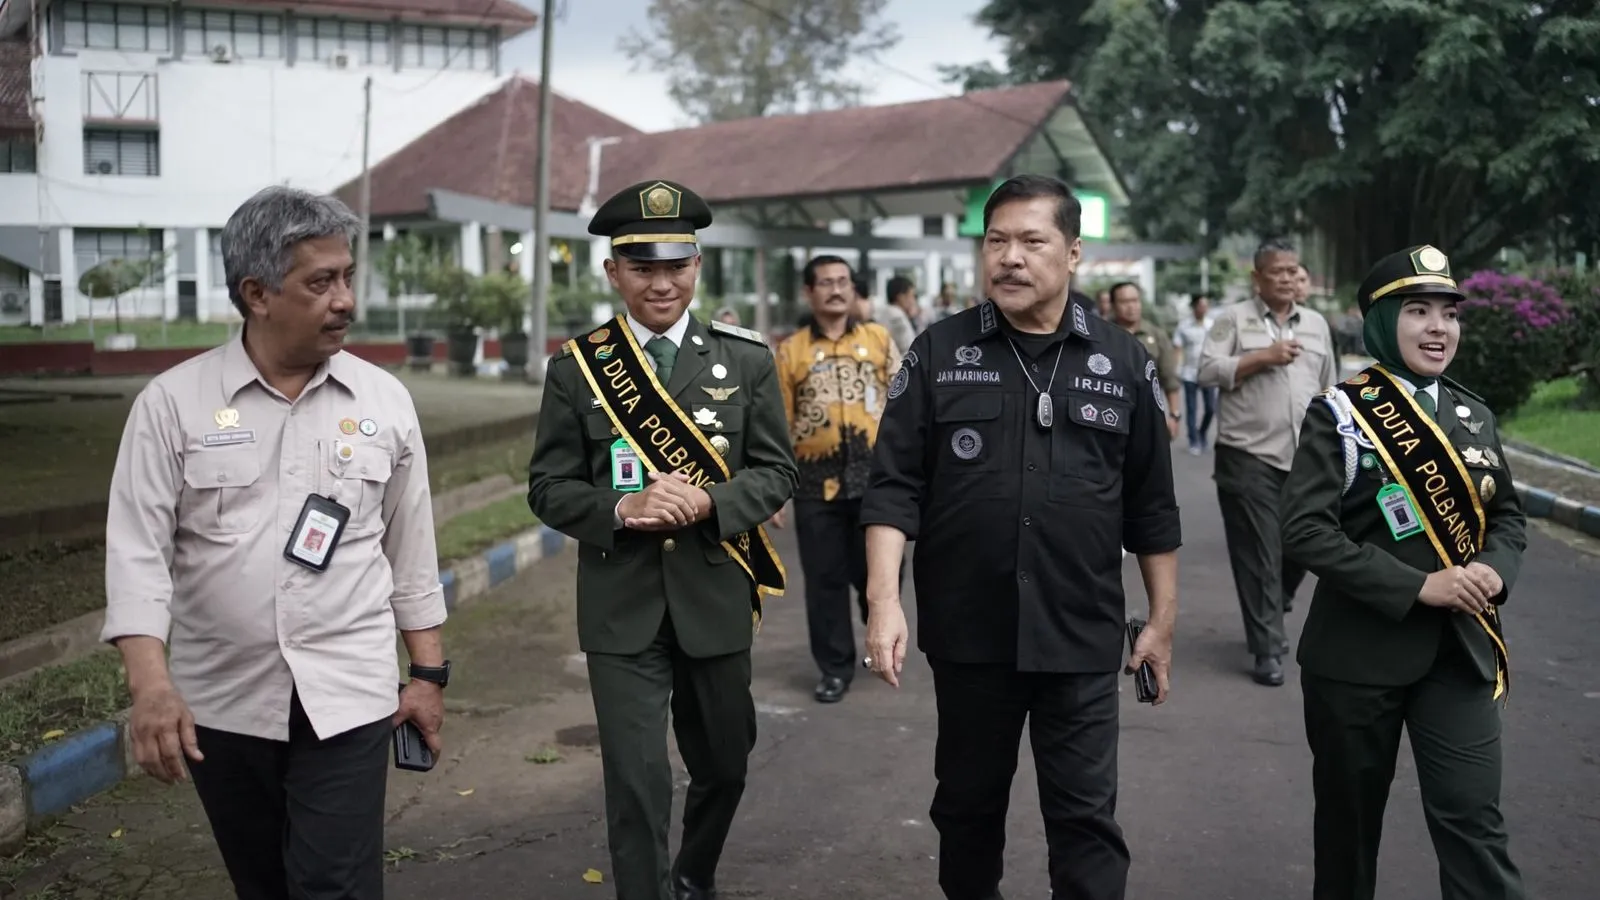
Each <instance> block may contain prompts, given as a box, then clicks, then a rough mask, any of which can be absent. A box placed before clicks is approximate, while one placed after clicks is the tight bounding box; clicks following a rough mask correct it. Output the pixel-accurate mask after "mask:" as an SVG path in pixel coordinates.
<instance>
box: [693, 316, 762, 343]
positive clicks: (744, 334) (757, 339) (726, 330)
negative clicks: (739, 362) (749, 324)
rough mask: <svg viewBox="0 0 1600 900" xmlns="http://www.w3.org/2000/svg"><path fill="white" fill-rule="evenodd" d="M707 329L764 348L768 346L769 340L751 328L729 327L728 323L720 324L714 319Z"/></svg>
mask: <svg viewBox="0 0 1600 900" xmlns="http://www.w3.org/2000/svg"><path fill="white" fill-rule="evenodd" d="M707 327H709V328H710V329H711V330H712V331H719V332H721V333H723V334H729V335H733V336H734V337H736V338H743V339H745V340H747V341H750V342H751V343H753V344H760V345H761V346H763V347H765V346H766V345H767V339H766V338H764V337H762V336H761V332H759V331H755V330H753V329H750V328H741V327H740V326H738V325H729V324H728V323H726V322H719V321H717V320H716V319H712V320H711V323H710V325H708V326H707Z"/></svg>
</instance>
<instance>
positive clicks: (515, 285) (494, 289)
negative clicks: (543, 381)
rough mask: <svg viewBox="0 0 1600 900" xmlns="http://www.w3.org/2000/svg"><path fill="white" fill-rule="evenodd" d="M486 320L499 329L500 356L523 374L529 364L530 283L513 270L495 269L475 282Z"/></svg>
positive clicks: (517, 371)
mask: <svg viewBox="0 0 1600 900" xmlns="http://www.w3.org/2000/svg"><path fill="white" fill-rule="evenodd" d="M472 287H473V293H474V294H475V296H476V300H477V304H478V309H479V311H480V313H481V314H482V316H483V318H484V321H485V322H486V323H488V324H490V325H493V326H494V327H495V328H498V329H499V330H500V359H501V360H502V361H504V362H505V364H506V368H507V370H508V371H510V372H515V373H518V374H520V373H521V372H522V370H523V369H524V368H525V367H526V366H527V365H528V333H527V332H526V331H524V330H523V327H522V322H523V318H524V317H525V316H526V315H527V306H528V283H527V282H526V281H523V280H522V277H521V276H519V275H517V274H516V273H514V272H492V273H490V274H488V275H484V276H483V277H481V278H479V279H477V281H475V282H474V283H473V286H472Z"/></svg>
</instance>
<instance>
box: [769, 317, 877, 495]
mask: <svg viewBox="0 0 1600 900" xmlns="http://www.w3.org/2000/svg"><path fill="white" fill-rule="evenodd" d="M777 364H778V382H779V385H780V387H782V388H783V405H784V411H785V412H786V413H787V414H788V416H789V439H790V441H791V442H792V443H793V445H794V455H795V461H796V462H797V463H798V464H799V466H800V483H799V485H798V486H797V487H796V489H795V492H794V495H795V497H796V498H800V499H808V500H837V499H841V498H842V499H847V500H853V499H859V498H860V497H861V495H862V494H864V493H866V489H867V475H868V473H869V472H870V471H871V469H872V445H873V443H874V442H875V441H876V440H877V439H878V419H879V418H881V417H882V416H883V406H884V403H886V402H887V401H888V396H889V379H890V378H891V377H892V376H893V375H894V373H895V370H896V369H898V368H899V367H900V351H899V349H897V348H896V347H895V346H894V341H893V340H892V339H891V338H890V337H889V332H888V330H887V329H885V328H884V327H883V326H882V325H878V324H876V323H873V322H856V321H854V320H852V321H851V322H850V323H849V325H848V326H847V327H846V328H845V331H844V334H843V335H841V336H840V337H839V339H838V340H836V341H835V340H830V339H829V338H828V337H827V336H826V335H824V334H823V333H822V331H821V329H819V328H818V327H817V326H816V325H815V324H809V325H803V326H801V328H800V330H798V331H796V332H795V333H794V334H792V335H790V336H789V337H788V338H786V339H785V340H784V341H783V343H781V344H779V345H778V350H777Z"/></svg>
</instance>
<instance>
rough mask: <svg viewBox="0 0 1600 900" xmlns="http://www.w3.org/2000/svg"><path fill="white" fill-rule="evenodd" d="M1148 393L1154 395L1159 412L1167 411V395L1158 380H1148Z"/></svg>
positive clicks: (1164, 412)
mask: <svg viewBox="0 0 1600 900" xmlns="http://www.w3.org/2000/svg"><path fill="white" fill-rule="evenodd" d="M1150 393H1152V394H1155V395H1156V405H1157V406H1159V407H1161V412H1162V413H1163V414H1166V413H1167V395H1166V393H1165V392H1164V391H1162V390H1161V382H1159V381H1152V382H1150Z"/></svg>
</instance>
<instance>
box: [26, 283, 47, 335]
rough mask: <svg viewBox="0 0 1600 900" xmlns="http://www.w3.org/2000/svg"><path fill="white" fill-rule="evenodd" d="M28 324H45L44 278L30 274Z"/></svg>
mask: <svg viewBox="0 0 1600 900" xmlns="http://www.w3.org/2000/svg"><path fill="white" fill-rule="evenodd" d="M28 324H29V325H35V326H37V325H43V324H44V276H43V275H40V274H39V273H38V272H31V271H30V272H29V273H28Z"/></svg>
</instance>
